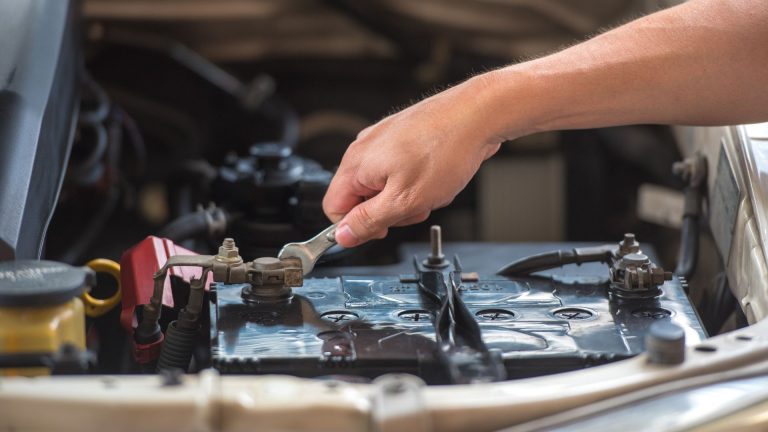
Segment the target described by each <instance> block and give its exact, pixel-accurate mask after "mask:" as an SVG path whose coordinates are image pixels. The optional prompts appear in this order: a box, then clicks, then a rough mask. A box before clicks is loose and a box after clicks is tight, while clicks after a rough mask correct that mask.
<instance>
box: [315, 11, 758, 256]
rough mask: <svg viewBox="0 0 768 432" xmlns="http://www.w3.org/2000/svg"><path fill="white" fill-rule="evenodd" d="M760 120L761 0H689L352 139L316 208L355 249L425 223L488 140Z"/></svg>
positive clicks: (466, 175)
mask: <svg viewBox="0 0 768 432" xmlns="http://www.w3.org/2000/svg"><path fill="white" fill-rule="evenodd" d="M764 120H768V2H766V1H765V0H692V1H689V2H687V3H685V4H683V5H681V6H678V7H675V8H671V9H668V10H664V11H661V12H658V13H656V14H652V15H649V16H646V17H644V18H641V19H638V20H636V21H633V22H631V23H629V24H627V25H624V26H622V27H619V28H616V29H614V30H612V31H609V32H606V33H603V34H601V35H600V36H597V37H595V38H593V39H591V40H589V41H587V42H584V43H581V44H579V45H575V46H573V47H571V48H568V49H566V50H564V51H561V52H559V53H556V54H552V55H550V56H547V57H543V58H540V59H537V60H533V61H529V62H526V63H520V64H517V65H513V66H509V67H506V68H503V69H500V70H497V71H494V72H490V73H487V74H483V75H479V76H476V77H474V78H472V79H470V80H468V81H466V82H464V83H462V84H460V85H458V86H456V87H454V88H451V89H449V90H447V91H445V92H442V93H439V94H437V95H435V96H433V97H431V98H428V99H425V100H424V101H422V102H420V103H418V104H416V105H413V106H411V107H409V108H407V109H406V110H403V111H401V112H399V113H397V114H395V115H393V116H390V117H387V118H386V119H384V120H382V121H380V122H379V123H377V124H375V125H373V126H371V127H369V128H367V129H366V130H364V131H363V132H361V133H360V135H359V136H358V138H357V140H355V142H353V143H352V144H351V145H350V147H349V149H348V150H347V153H346V154H345V155H344V158H343V160H342V163H341V165H340V167H339V171H338V172H337V175H336V176H335V177H334V180H333V182H332V184H331V187H330V189H329V191H328V194H327V195H326V197H325V201H324V209H325V212H326V214H327V215H328V216H329V217H330V218H331V219H332V220H334V221H339V220H341V222H340V229H339V231H338V235H337V239H338V240H339V243H341V244H342V245H344V246H354V245H357V244H360V243H363V242H365V241H367V240H369V239H371V238H379V237H383V236H385V235H386V233H387V229H388V228H389V227H391V226H396V225H406V224H410V223H415V222H419V221H422V220H424V219H426V217H427V216H428V215H429V213H430V211H431V210H433V209H435V208H439V207H442V206H445V205H447V204H448V203H450V202H451V201H452V200H453V198H454V197H455V196H456V194H457V193H458V192H459V191H460V190H461V189H463V188H464V186H466V184H467V182H469V180H470V179H471V177H472V176H473V175H474V174H475V172H476V171H477V169H478V168H479V167H480V164H481V163H482V162H483V161H484V160H485V159H487V158H488V157H490V156H491V155H493V154H494V153H495V152H496V151H497V150H498V148H499V143H500V142H502V141H504V140H507V139H514V138H517V137H520V136H523V135H527V134H529V133H533V132H537V131H544V130H556V129H566V128H568V129H573V128H587V127H601V126H612V125H620V124H632V123H664V124H702V125H704V124H706V125H712V124H735V123H749V122H757V121H764Z"/></svg>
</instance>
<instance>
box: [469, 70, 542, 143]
mask: <svg viewBox="0 0 768 432" xmlns="http://www.w3.org/2000/svg"><path fill="white" fill-rule="evenodd" d="M519 66H520V65H516V66H510V67H506V68H503V69H497V70H494V71H491V72H486V73H484V74H481V75H477V76H475V77H473V78H470V79H469V80H468V81H467V83H468V84H469V86H470V87H471V90H470V91H471V92H472V93H473V94H474V95H475V98H476V100H477V101H478V107H479V108H478V109H477V111H478V113H479V117H480V122H481V123H480V124H481V125H482V127H483V128H484V129H485V130H486V131H487V137H486V138H487V139H488V143H489V144H498V143H500V142H503V141H508V140H513V139H515V138H519V137H521V136H525V135H529V134H532V133H535V132H539V131H541V130H543V129H544V127H542V125H543V124H544V121H543V113H546V112H547V110H546V109H544V107H543V104H544V102H545V101H544V98H543V97H542V96H543V95H544V94H545V92H537V91H536V90H535V89H536V86H537V85H538V84H539V82H538V80H537V78H536V75H535V74H534V73H533V72H531V71H527V70H525V69H524V68H522V67H519Z"/></svg>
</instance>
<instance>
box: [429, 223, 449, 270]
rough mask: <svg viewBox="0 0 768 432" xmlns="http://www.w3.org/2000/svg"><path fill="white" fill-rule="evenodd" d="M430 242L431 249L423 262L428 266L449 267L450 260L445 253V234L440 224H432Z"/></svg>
mask: <svg viewBox="0 0 768 432" xmlns="http://www.w3.org/2000/svg"><path fill="white" fill-rule="evenodd" d="M429 244H430V247H431V250H430V253H429V256H427V259H426V260H424V263H423V264H424V265H425V266H427V267H447V266H448V261H446V260H445V255H443V235H442V231H441V229H440V225H432V226H431V227H430V228H429Z"/></svg>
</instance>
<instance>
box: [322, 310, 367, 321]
mask: <svg viewBox="0 0 768 432" xmlns="http://www.w3.org/2000/svg"><path fill="white" fill-rule="evenodd" d="M320 318H321V319H323V320H325V321H328V322H331V323H334V324H344V323H346V322H348V321H354V320H356V319H358V318H360V316H359V315H358V314H356V313H355V312H352V311H348V310H334V311H328V312H324V313H322V314H320Z"/></svg>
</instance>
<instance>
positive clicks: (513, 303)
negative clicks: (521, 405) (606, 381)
mask: <svg viewBox="0 0 768 432" xmlns="http://www.w3.org/2000/svg"><path fill="white" fill-rule="evenodd" d="M551 246H552V245H550V247H551ZM555 246H559V247H563V246H566V247H573V245H562V244H560V245H555ZM477 248H478V245H471V246H464V247H462V246H458V247H452V246H449V247H448V249H453V250H454V251H456V252H458V253H459V254H462V252H467V253H471V252H472V251H476V250H477ZM487 248H488V249H491V250H493V251H497V253H495V254H491V253H489V254H487V257H488V258H489V260H487V261H485V262H486V263H487V264H486V265H484V266H483V267H484V268H483V269H481V270H485V271H487V267H488V266H490V265H494V264H493V262H494V261H495V262H496V265H495V266H494V268H495V267H501V265H502V264H504V262H500V261H505V260H500V259H499V258H493V257H494V256H495V257H500V256H503V255H506V256H509V257H511V258H514V257H517V256H522V255H526V254H528V253H536V252H538V250H534V248H531V247H530V246H525V245H498V244H497V245H493V246H490V245H489V246H487ZM406 249H408V247H406ZM498 251H505V252H506V253H503V254H502V253H498ZM408 252H411V251H409V250H407V251H406V253H408ZM646 252H647V251H646ZM473 258H474V259H470V260H468V261H476V260H477V259H478V258H482V257H478V256H477V254H475V255H474V256H473ZM468 267H469V266H467V265H465V266H464V268H465V270H470V271H471V270H472V268H468ZM367 270H371V269H370V268H366V269H364V271H361V273H365V272H366V271H367ZM381 270H382V271H383V272H391V271H392V270H408V266H407V265H404V266H390V267H382V268H381ZM326 271H328V270H326ZM342 271H345V272H351V271H354V269H353V268H346V269H343V270H342ZM410 273H413V270H411V271H410ZM607 273H608V269H607V267H605V266H602V265H599V264H590V265H584V266H582V267H580V268H576V267H575V266H568V267H566V268H564V269H560V270H556V271H554V272H550V273H549V274H546V275H544V276H542V277H528V278H522V279H514V280H511V279H507V278H504V277H500V276H488V275H486V276H481V277H480V278H479V280H478V281H476V282H475V281H471V279H472V275H470V274H467V278H466V279H469V280H468V281H466V282H463V283H462V285H461V287H460V289H459V291H460V293H461V297H462V299H463V301H464V302H465V303H466V305H467V306H468V308H469V310H470V311H471V312H472V314H473V315H474V316H475V319H476V320H477V322H478V323H479V324H480V328H481V331H482V336H483V340H484V342H485V344H486V345H487V347H488V348H489V349H490V350H491V351H495V352H498V353H500V354H501V358H502V360H503V363H504V366H505V368H506V372H507V377H508V378H509V379H514V378H522V377H530V376H537V375H544V374H550V373H556V372H563V371H568V370H574V369H580V368H584V367H588V366H592V365H597V364H603V363H608V362H611V361H615V360H620V359H624V358H628V357H632V356H635V355H637V354H639V353H641V352H642V351H643V350H644V336H645V333H646V331H647V329H648V327H649V326H650V325H651V324H652V323H653V322H654V321H656V320H659V319H662V320H672V321H674V322H675V323H677V324H679V325H680V326H682V327H683V328H684V329H686V334H687V337H688V340H689V342H690V341H693V342H696V341H697V340H700V339H702V338H704V337H705V332H704V330H703V328H702V326H701V323H700V322H699V319H698V317H697V315H696V313H695V312H694V310H693V309H692V307H691V305H690V304H689V303H688V301H687V297H686V295H685V293H684V291H683V289H682V286H681V284H680V281H679V280H677V279H675V280H673V281H671V282H667V283H666V284H665V285H664V286H663V293H664V294H663V296H662V297H660V298H658V299H650V300H642V301H640V300H634V301H629V302H626V303H621V304H620V303H618V302H617V301H615V300H609V296H608V294H607V283H606V282H607ZM347 274H348V273H347ZM242 288H243V286H242V285H219V286H218V287H217V289H216V301H215V305H213V307H212V308H211V310H212V313H214V314H215V316H214V317H213V319H212V322H213V323H214V325H213V327H212V334H211V335H212V350H213V358H214V364H215V366H216V367H217V368H218V369H219V370H221V371H222V372H230V373H283V374H291V375H297V376H323V375H355V376H362V377H367V378H373V377H375V376H378V375H381V374H384V373H390V372H405V373H412V374H415V375H419V376H421V377H422V378H423V379H425V380H426V381H427V382H429V383H446V382H448V381H449V379H448V376H447V375H446V372H445V370H444V368H443V367H442V366H441V364H440V362H439V357H438V356H436V353H437V348H438V345H437V344H436V343H435V327H434V325H433V318H434V313H435V312H434V311H433V310H428V308H425V306H424V304H423V300H422V298H421V296H420V295H419V288H418V285H417V284H416V283H415V282H414V276H413V275H412V274H411V275H409V274H403V275H402V276H342V277H338V278H323V279H307V280H306V281H305V284H304V286H303V287H300V288H296V289H294V298H293V301H291V302H290V303H285V304H258V305H254V304H246V303H244V302H243V301H242V299H241V296H240V291H241V289H242Z"/></svg>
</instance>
